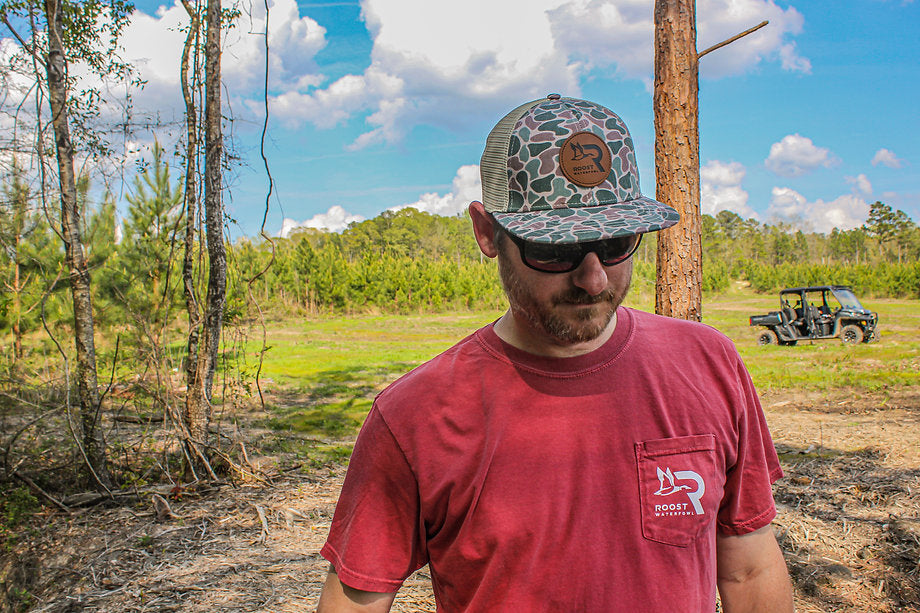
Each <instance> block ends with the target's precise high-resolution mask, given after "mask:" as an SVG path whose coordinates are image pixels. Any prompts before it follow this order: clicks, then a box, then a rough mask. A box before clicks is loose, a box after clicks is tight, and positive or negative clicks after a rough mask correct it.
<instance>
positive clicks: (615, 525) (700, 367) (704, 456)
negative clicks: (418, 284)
mask: <svg viewBox="0 0 920 613" xmlns="http://www.w3.org/2000/svg"><path fill="white" fill-rule="evenodd" d="M617 313H618V321H617V326H616V330H615V331H614V334H613V336H612V338H611V339H610V340H609V341H608V342H607V343H606V344H605V345H604V346H603V347H601V348H600V349H598V350H596V351H594V352H592V353H589V354H587V355H582V356H578V357H574V358H565V359H554V358H545V357H539V356H535V355H532V354H528V353H526V352H523V351H520V350H518V349H515V348H514V347H511V346H510V345H508V344H506V343H504V342H503V341H501V339H499V338H498V336H496V334H495V332H494V331H493V330H492V326H487V327H485V328H483V329H481V330H479V331H477V332H476V333H474V334H473V335H471V336H469V337H467V338H466V339H464V340H463V341H461V342H460V343H458V344H457V345H455V346H454V347H452V348H451V349H449V350H448V351H446V352H445V353H443V354H441V355H439V356H438V357H436V358H434V359H433V360H431V361H430V362H428V363H426V364H424V365H422V366H420V367H419V368H417V369H415V370H414V371H412V372H411V373H409V374H407V375H406V376H404V377H402V378H401V379H399V380H398V381H396V382H395V383H394V384H393V385H391V386H390V387H389V388H388V389H387V390H385V391H384V392H383V393H381V394H380V396H378V398H377V400H376V402H375V404H374V408H373V409H372V410H371V412H370V414H369V415H368V417H367V421H366V422H365V424H364V427H363V428H362V430H361V433H360V435H359V437H358V441H357V443H356V445H355V450H354V454H353V455H352V459H351V464H350V465H349V469H348V474H347V476H346V478H345V484H344V486H343V488H342V493H341V497H340V498H339V502H338V506H337V507H336V511H335V517H334V519H333V522H332V527H331V528H330V533H329V538H328V540H327V542H326V544H325V546H324V547H323V549H322V552H321V553H322V555H323V556H324V557H325V558H327V559H328V560H329V561H330V562H331V563H332V564H333V565H334V566H335V568H336V570H337V572H338V576H339V578H340V579H341V581H342V582H343V583H345V584H347V585H350V586H352V587H354V588H356V589H360V590H367V591H376V592H393V591H396V590H397V589H398V588H399V586H400V585H401V584H402V582H403V580H404V579H405V578H406V577H407V576H408V575H409V574H411V573H412V572H413V571H414V570H416V569H417V568H419V567H421V566H422V565H424V564H425V563H426V562H427V563H429V565H430V569H431V576H432V582H433V586H434V592H435V598H436V600H437V603H438V610H439V611H450V612H453V611H490V612H491V611H516V612H519V611H566V612H569V611H605V612H606V611H615V610H630V611H642V612H643V613H652V612H656V611H662V612H664V611H666V612H668V613H672V612H673V611H681V612H689V611H701V612H704V611H705V612H707V613H710V612H711V611H713V610H715V599H716V596H715V593H716V587H715V568H716V560H715V537H716V531H717V530H718V531H719V532H721V533H723V534H744V533H747V532H751V531H753V530H756V529H758V528H761V527H763V526H765V525H767V524H768V523H769V522H770V521H771V520H772V519H773V517H774V515H775V507H774V504H773V496H772V491H771V487H770V484H771V483H772V482H773V481H775V480H776V479H778V478H779V477H780V476H782V471H781V469H780V467H779V462H778V460H777V457H776V452H775V450H774V448H773V444H772V441H771V439H770V435H769V432H768V431H767V426H766V423H765V421H764V416H763V412H762V411H761V408H760V403H759V401H758V399H757V395H756V393H755V391H754V388H753V386H752V384H751V380H750V377H749V375H748V373H747V371H746V370H745V368H744V365H743V364H742V362H741V359H740V357H739V356H738V354H737V352H736V351H735V348H734V346H733V345H732V343H731V341H729V340H728V339H727V338H726V337H725V336H723V335H722V334H721V333H719V332H717V331H716V330H714V329H712V328H709V327H707V326H703V325H700V324H696V323H690V322H686V321H681V320H675V319H669V318H664V317H658V316H655V315H650V314H647V313H643V312H641V311H634V310H630V309H625V308H620V310H619V311H618V312H617Z"/></svg>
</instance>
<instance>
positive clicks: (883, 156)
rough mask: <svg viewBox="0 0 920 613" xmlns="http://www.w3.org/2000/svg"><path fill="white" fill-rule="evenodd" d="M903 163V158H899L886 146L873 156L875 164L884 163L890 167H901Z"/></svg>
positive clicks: (873, 163)
mask: <svg viewBox="0 0 920 613" xmlns="http://www.w3.org/2000/svg"><path fill="white" fill-rule="evenodd" d="M903 163H904V162H903V160H901V159H900V158H898V156H896V155H895V154H894V153H892V152H891V151H889V150H888V149H884V148H882V149H879V150H878V151H876V152H875V156H874V157H873V158H872V165H873V166H878V165H879V164H882V165H883V166H887V167H888V168H900V167H901V165H902V164H903Z"/></svg>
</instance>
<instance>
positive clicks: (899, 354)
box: [703, 289, 920, 392]
mask: <svg viewBox="0 0 920 613" xmlns="http://www.w3.org/2000/svg"><path fill="white" fill-rule="evenodd" d="M778 305H779V299H778V297H777V296H774V295H763V294H754V293H752V292H749V291H744V290H739V289H733V290H732V291H730V292H727V293H725V294H722V295H719V296H713V297H707V299H706V300H705V303H704V305H703V321H704V323H707V324H709V325H711V326H713V327H715V328H717V329H719V330H721V331H722V332H724V333H725V334H726V335H728V336H729V337H730V338H731V339H732V340H733V341H734V342H735V344H736V346H737V347H738V351H739V353H740V354H741V357H742V358H743V359H744V362H745V364H746V365H747V367H748V370H749V371H750V372H751V378H752V379H753V380H754V384H755V385H756V386H757V388H758V389H759V390H760V391H776V390H790V389H803V390H819V391H820V390H830V389H835V388H849V389H852V390H853V391H854V392H858V391H866V392H869V391H878V390H884V389H886V388H888V387H892V386H913V385H920V301H917V300H894V299H885V300H865V301H863V306H865V307H866V308H868V309H870V310H872V311H876V312H878V314H879V329H880V330H881V340H880V341H879V342H878V343H869V344H859V345H844V344H843V343H841V342H840V341H839V340H837V339H828V340H821V341H809V342H800V343H799V344H798V345H796V346H794V347H786V346H777V345H767V346H759V345H757V343H756V342H755V337H756V335H757V333H758V331H760V330H761V328H760V327H751V326H750V325H748V317H750V316H751V315H755V314H758V313H766V312H768V311H771V310H776V309H777V308H778Z"/></svg>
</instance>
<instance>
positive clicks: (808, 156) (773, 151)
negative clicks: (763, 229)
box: [764, 134, 837, 177]
mask: <svg viewBox="0 0 920 613" xmlns="http://www.w3.org/2000/svg"><path fill="white" fill-rule="evenodd" d="M764 163H765V164H766V166H767V168H768V169H770V170H772V171H773V172H775V173H776V174H778V175H780V176H783V177H798V176H801V175H803V174H805V173H807V172H810V171H812V170H814V169H815V168H818V167H819V166H824V167H826V168H830V167H831V166H833V165H835V164H836V163H837V158H836V157H834V155H833V154H832V153H831V152H830V151H829V150H828V149H825V148H824V147H817V146H815V144H814V143H813V142H812V141H811V139H810V138H807V137H805V136H802V135H801V134H790V135H788V136H784V137H783V140H781V141H780V142H778V143H773V144H772V145H771V146H770V155H769V157H767V159H766V160H765V162H764Z"/></svg>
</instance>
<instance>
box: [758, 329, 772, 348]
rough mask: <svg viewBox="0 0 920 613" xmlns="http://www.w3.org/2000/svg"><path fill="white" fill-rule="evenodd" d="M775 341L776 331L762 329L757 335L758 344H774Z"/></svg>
mask: <svg viewBox="0 0 920 613" xmlns="http://www.w3.org/2000/svg"><path fill="white" fill-rule="evenodd" d="M776 343H777V339H776V332H774V331H773V330H764V331H763V332H761V333H760V334H758V335H757V344H758V345H775V344H776Z"/></svg>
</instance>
